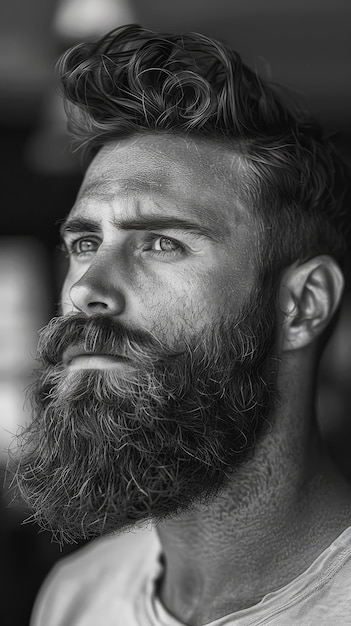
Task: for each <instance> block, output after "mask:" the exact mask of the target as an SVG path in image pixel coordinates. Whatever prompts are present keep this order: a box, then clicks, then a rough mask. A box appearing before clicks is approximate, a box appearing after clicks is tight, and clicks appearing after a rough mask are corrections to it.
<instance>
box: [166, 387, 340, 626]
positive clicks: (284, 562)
mask: <svg viewBox="0 0 351 626" xmlns="http://www.w3.org/2000/svg"><path fill="white" fill-rule="evenodd" d="M309 382H310V383H311V381H309ZM301 385H302V387H301ZM301 385H299V386H298V387H297V388H298V391H299V393H298V394H296V397H295V398H294V394H291V393H290V394H289V396H290V397H289V400H288V401H286V403H285V404H284V405H282V406H280V407H279V409H278V410H277V411H276V412H275V415H274V418H273V419H272V428H271V429H270V431H269V432H268V433H266V434H265V436H264V437H263V438H262V439H261V441H260V442H259V443H258V445H257V448H256V450H255V455H254V458H252V459H250V460H249V461H248V462H246V464H244V465H243V466H242V467H240V469H238V470H237V471H236V473H235V474H234V475H233V477H232V479H231V480H230V482H229V483H228V484H227V485H226V486H225V488H224V489H223V491H222V492H221V493H220V494H219V495H217V496H216V497H215V498H214V499H213V501H212V502H211V504H210V505H209V504H208V503H206V504H198V505H196V506H195V507H194V508H192V509H191V510H189V511H186V512H184V513H182V514H180V515H178V516H176V517H174V518H172V519H169V520H167V521H166V522H163V523H161V524H159V525H158V533H159V537H160V540H161V543H162V547H163V553H164V558H165V574H164V578H163V581H162V585H161V587H160V595H161V600H162V602H163V603H164V605H165V606H166V607H167V608H168V610H169V611H170V612H171V613H172V614H174V615H175V616H176V617H177V618H178V619H180V620H181V621H183V622H184V623H186V624H188V625H189V626H199V625H201V624H204V623H207V622H209V621H212V620H214V619H218V618H219V617H222V616H223V615H226V614H230V613H233V612H235V611H238V610H240V609H243V608H246V607H248V606H252V605H253V604H256V603H257V602H259V601H260V600H261V599H262V597H263V596H264V595H266V594H267V593H269V592H271V591H274V590H276V589H278V588H280V587H282V586H284V585H285V584H287V583H288V582H290V581H291V580H293V579H294V578H295V577H296V576H297V575H299V574H300V573H302V572H303V571H304V570H305V569H306V568H307V567H308V566H309V565H310V564H311V563H312V562H313V560H314V559H315V558H317V556H318V555H319V554H320V553H321V552H322V551H323V550H324V549H325V548H326V547H327V546H328V545H329V544H330V543H331V542H332V541H333V540H334V539H335V538H336V537H337V536H338V535H339V534H340V532H342V531H343V530H344V529H345V528H346V527H347V526H348V525H349V519H350V513H351V494H350V490H349V487H348V486H347V485H346V484H345V481H344V480H343V478H342V477H341V476H340V475H339V473H338V472H337V470H336V469H335V468H334V466H333V464H332V462H331V461H330V459H329V457H328V455H327V453H326V451H325V449H324V446H323V444H322V443H321V441H320V438H319V436H318V433H317V429H316V428H315V427H314V419H313V415H312V412H313V409H312V406H311V404H312V403H311V402H307V401H306V399H307V396H306V393H307V394H308V396H309V397H311V396H312V394H311V389H312V388H313V385H312V386H311V384H310V385H308V380H306V379H305V380H303V381H301ZM304 386H305V393H304V390H303V387H304ZM290 391H291V389H290ZM287 407H289V408H287ZM292 555H293V556H292Z"/></svg>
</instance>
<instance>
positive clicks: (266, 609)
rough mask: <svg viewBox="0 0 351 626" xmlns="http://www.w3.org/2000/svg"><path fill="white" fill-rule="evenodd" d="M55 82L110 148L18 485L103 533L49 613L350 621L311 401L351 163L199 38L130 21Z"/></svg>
mask: <svg viewBox="0 0 351 626" xmlns="http://www.w3.org/2000/svg"><path fill="white" fill-rule="evenodd" d="M59 73H60V78H61V83H62V87H63V91H64V95H65V99H66V102H67V103H68V104H69V103H70V104H71V105H72V103H73V105H74V106H73V107H72V106H71V108H70V107H69V106H68V109H69V111H68V113H69V117H70V123H71V129H72V132H73V133H74V135H75V137H76V138H77V139H79V141H80V143H81V145H83V146H85V147H88V148H89V147H90V148H91V153H92V154H93V160H92V162H91V164H90V166H89V168H88V170H87V173H86V176H85V179H84V182H83V185H82V188H81V190H80V193H79V195H78V198H77V201H76V203H75V205H74V207H73V209H72V211H71V213H70V215H69V217H68V218H67V220H66V221H65V222H64V224H63V225H62V237H63V240H64V245H65V249H66V251H67V254H68V257H69V270H68V274H67V277H66V280H65V283H64V286H63V290H62V316H60V317H57V318H56V319H54V320H52V322H51V323H50V324H49V325H48V326H47V328H46V329H44V331H43V332H42V335H41V338H40V342H39V360H40V369H39V374H38V381H37V383H36V385H35V388H34V392H33V401H34V411H33V421H32V423H31V425H30V426H29V428H28V429H27V431H26V432H25V434H24V435H23V441H22V443H23V455H22V458H21V461H20V463H19V468H18V481H19V486H20V489H21V492H22V495H23V496H24V497H25V499H26V501H27V502H28V503H29V504H30V505H31V506H32V508H33V510H34V518H35V519H36V520H37V521H38V522H39V523H40V524H41V525H42V526H43V527H44V528H49V529H50V530H51V531H52V532H53V533H54V535H55V536H56V537H58V538H59V539H60V540H68V541H72V540H76V539H77V538H82V537H83V538H93V537H99V539H97V540H96V541H94V542H92V543H91V544H90V545H88V546H86V547H84V548H83V549H81V550H80V551H78V552H77V553H76V554H75V555H73V556H72V557H69V558H68V559H67V560H65V561H64V562H63V563H61V564H60V565H59V566H58V567H57V568H56V570H55V571H54V572H53V573H52V574H51V576H50V577H49V580H48V581H47V582H46V584H45V585H44V588H43V590H42V592H41V595H40V598H39V601H38V602H37V606H36V609H35V611H34V616H33V624H35V625H36V626H59V625H60V626H63V625H64V624H65V625H69V626H71V625H75V624H76V625H78V624H79V625H84V626H93V625H94V626H96V625H97V624H104V626H112V625H114V626H116V625H120V626H166V625H173V626H175V625H177V626H180V625H184V624H186V625H188V626H200V625H203V624H207V625H209V624H211V626H214V625H216V626H219V625H224V624H225V625H226V626H229V625H232V624H236V625H240V626H244V625H249V624H250V625H253V624H263V623H264V624H270V625H274V626H276V625H280V626H289V625H290V624H294V625H296V624H305V625H307V624H308V625H311V624H318V625H321V624H325V625H328V626H330V624H338V625H339V626H340V625H343V624H344V625H346V624H350V621H351V591H350V588H351V587H350V582H351V529H350V527H349V525H350V513H351V493H350V487H349V485H348V484H347V483H346V482H345V481H344V479H343V477H342V476H341V475H340V474H339V472H338V470H337V469H336V468H335V467H334V465H333V462H332V460H331V459H330V458H329V454H328V452H327V450H326V447H325V445H324V443H323V441H322V439H321V436H320V433H319V430H318V427H317V421H316V417H315V410H314V396H315V384H316V372H317V364H318V360H319V357H320V354H321V351H322V347H323V346H324V344H325V341H326V337H327V336H328V334H329V332H330V328H331V325H332V321H333V319H334V314H335V312H336V310H337V309H338V307H339V304H340V299H341V295H342V291H343V283H344V279H343V270H342V268H343V264H344V260H345V229H346V216H345V214H344V211H343V194H344V187H345V183H344V180H345V168H344V166H343V165H342V163H341V161H340V159H339V157H338V156H337V153H336V151H335V150H334V148H333V147H332V145H331V144H330V143H329V142H328V141H326V140H325V139H324V138H323V133H322V132H321V129H320V128H319V126H318V125H316V124H315V123H313V122H311V120H310V119H308V118H306V116H305V114H303V113H302V112H301V111H299V110H297V109H292V108H291V107H288V106H287V105H286V104H284V102H283V98H282V97H281V96H280V95H279V94H278V92H277V90H276V89H273V87H271V86H269V85H268V84H266V83H265V82H264V81H263V80H261V79H260V78H259V77H258V76H257V75H256V74H255V73H253V72H252V71H251V70H250V69H248V68H247V67H246V66H245V65H244V64H243V63H242V61H241V59H240V56H239V55H238V54H237V53H235V52H233V51H231V50H229V49H228V48H226V47H225V46H224V45H222V44H220V43H218V42H217V41H214V40H211V39H209V38H207V37H204V36H201V35H198V34H186V35H182V36H179V35H172V34H166V35H164V34H161V35H159V34H155V33H152V32H150V31H147V30H144V29H142V28H140V27H138V26H126V27H122V28H120V29H117V30H115V31H113V32H112V33H110V34H109V35H107V36H106V37H104V38H103V39H101V40H100V41H98V42H97V43H88V44H80V45H78V46H75V47H74V48H73V49H71V50H69V51H68V52H67V53H66V54H65V55H64V56H63V57H62V59H61V61H60V64H59ZM150 522H151V525H150ZM127 531H128V532H127ZM103 535H105V537H102V536H103Z"/></svg>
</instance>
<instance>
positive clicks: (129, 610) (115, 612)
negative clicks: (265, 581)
mask: <svg viewBox="0 0 351 626" xmlns="http://www.w3.org/2000/svg"><path fill="white" fill-rule="evenodd" d="M159 556H160V544H159V542H158V539H157V535H156V533H155V531H153V530H145V529H144V530H137V531H133V532H130V533H126V534H123V535H120V536H110V537H106V538H103V539H97V540H95V541H93V542H92V543H90V544H88V545H87V546H85V547H84V548H81V549H80V550H78V551H77V552H76V553H74V554H73V555H72V556H69V557H67V558H65V559H62V561H61V562H59V564H58V565H56V566H55V567H54V569H53V570H52V572H51V574H50V575H49V577H48V578H47V580H46V581H45V583H44V585H43V588H42V589H41V591H40V594H39V597H38V600H37V602H36V606H35V609H34V612H33V616H32V621H31V626H184V625H183V624H181V622H179V621H178V620H176V619H175V618H174V617H172V616H171V615H170V614H169V613H168V612H167V611H166V610H165V608H164V607H163V606H162V604H161V603H160V601H159V600H158V598H157V596H156V595H155V582H156V580H157V578H158V577H159V576H160V573H161V564H160V560H159ZM263 624H265V625H268V624H269V625H270V626H292V625H293V626H351V527H350V528H348V529H347V530H345V531H344V532H343V533H342V535H340V536H339V537H338V538H337V539H336V540H335V541H334V542H333V543H332V544H331V545H330V546H329V547H328V548H327V549H326V550H325V551H324V552H323V553H322V554H321V555H320V556H319V557H318V558H317V559H316V560H315V561H314V563H313V564H312V565H311V566H310V567H309V568H308V569H307V570H306V571H305V572H304V573H303V574H301V575H300V576H298V577H297V578H296V579H295V580H293V581H292V582H291V583H289V584H288V585H286V586H284V587H282V588H281V589H279V590H278V591H275V592H273V593H269V594H267V595H266V596H265V597H264V598H263V599H262V600H261V601H260V602H259V603H258V604H256V605H255V606H252V607H250V608H247V609H244V610H242V611H238V612H236V613H232V614H231V615H227V616H225V617H222V618H220V619H218V620H215V621H214V622H211V623H210V624H207V625H206V626H258V625H263ZM204 626H205V625H204Z"/></svg>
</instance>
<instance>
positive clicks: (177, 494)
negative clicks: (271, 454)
mask: <svg viewBox="0 0 351 626" xmlns="http://www.w3.org/2000/svg"><path fill="white" fill-rule="evenodd" d="M274 326H275V324H274V316H273V314H272V310H270V309H269V308H268V307H267V306H266V308H265V311H263V310H262V307H261V306H260V305H259V303H258V302H256V303H255V306H251V308H250V310H249V311H248V312H246V313H245V314H244V315H243V317H242V319H241V320H240V321H237V322H234V323H233V322H232V323H231V324H230V325H229V324H228V323H223V324H220V325H219V326H218V327H217V328H213V329H211V331H207V332H202V333H201V334H199V335H197V336H193V337H191V338H187V340H186V341H185V339H184V338H183V339H182V340H180V341H179V345H181V346H182V348H181V350H178V351H175V350H174V349H170V348H167V347H165V346H163V345H161V344H160V342H158V341H157V340H155V339H154V338H153V337H152V336H151V335H149V334H148V333H145V332H134V331H130V330H126V329H125V328H123V327H122V326H121V325H120V324H118V323H116V322H115V321H113V320H111V319H109V318H107V317H105V316H96V317H95V316H94V317H91V318H87V317H86V316H85V315H70V316H65V317H60V318H56V319H54V320H52V321H51V322H50V324H49V325H48V326H47V327H46V328H45V329H44V331H43V332H42V334H41V338H40V342H39V351H38V353H39V359H40V363H41V367H40V370H39V373H38V379H37V381H36V383H35V384H34V386H33V389H32V402H33V409H34V410H33V420H32V422H31V424H30V426H29V427H28V428H27V429H26V430H25V431H24V432H23V434H22V435H21V438H20V447H21V449H22V455H21V457H20V460H19V463H18V467H17V484H18V488H19V491H20V494H21V496H22V498H23V499H24V500H25V501H26V502H27V504H28V505H29V506H30V507H31V508H32V509H33V511H34V514H33V519H34V520H36V521H37V522H38V523H39V524H40V526H42V527H43V528H44V529H49V530H51V532H52V533H53V535H54V537H55V538H57V539H58V540H59V541H60V542H63V541H75V540H77V539H81V538H91V537H95V536H101V535H103V534H108V533H112V532H116V531H119V530H121V529H127V528H128V527H131V526H133V525H134V524H136V523H138V522H143V521H149V520H153V521H155V522H156V523H157V522H158V521H160V520H163V519H165V518H166V517H168V516H173V515H176V514H177V513H179V512H180V511H182V510H183V509H185V508H189V507H191V506H192V505H194V504H196V502H199V501H201V502H205V501H207V500H208V499H211V498H212V497H213V496H214V495H215V494H216V493H218V491H219V490H220V489H222V488H223V487H224V486H225V484H226V482H227V480H229V479H230V477H231V476H232V474H233V472H235V470H236V468H237V467H238V466H240V465H242V464H243V463H244V462H245V460H246V459H247V457H248V455H250V453H251V451H252V450H253V449H254V446H255V442H256V440H257V437H259V435H260V434H261V433H262V430H263V427H264V425H265V423H266V422H267V417H268V415H269V413H270V412H271V410H272V405H273V402H274V399H275V397H276V391H275V375H274V374H273V373H272V371H273V369H274V368H272V363H273V362H274V360H273V359H272V358H271V353H272V345H273V340H274V335H275V332H274V331H275V328H274ZM179 339H180V338H179ZM76 343H84V347H85V350H87V351H93V350H94V351H96V352H102V351H105V352H108V353H110V354H115V355H121V354H124V355H125V356H126V357H128V358H130V359H131V360H132V363H133V370H129V369H128V368H127V369H126V370H125V371H123V372H122V373H121V371H120V370H119V371H117V370H105V371H101V370H81V371H73V372H70V373H69V372H67V370H66V369H65V367H64V366H63V365H62V354H63V352H64V350H65V348H67V347H68V346H69V345H72V344H76Z"/></svg>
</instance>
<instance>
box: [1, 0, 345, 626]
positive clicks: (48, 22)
mask: <svg viewBox="0 0 351 626" xmlns="http://www.w3.org/2000/svg"><path fill="white" fill-rule="evenodd" d="M0 11H1V15H0V93H1V94H2V98H1V102H0V133H1V152H0V159H1V172H2V175H3V176H2V183H1V190H2V205H3V210H2V218H1V221H2V228H1V235H0V466H1V471H2V474H4V469H5V466H6V462H7V452H6V449H7V447H8V445H9V442H10V440H11V437H12V434H13V433H15V432H16V430H17V429H18V427H19V426H21V425H23V424H24V423H25V422H26V420H27V419H28V417H29V416H28V414H27V411H26V409H25V407H24V389H25V388H26V387H27V386H28V384H29V383H30V372H31V369H32V367H33V354H34V353H35V346H36V341H37V332H38V329H39V328H41V327H42V326H43V325H44V324H45V323H46V322H47V321H48V320H49V319H50V317H51V316H52V315H53V314H54V313H55V312H56V306H57V302H58V299H59V291H60V284H61V280H62V276H63V274H64V271H65V266H64V259H63V258H61V256H60V253H59V252H58V247H57V246H58V237H57V225H56V224H57V221H59V220H61V219H63V218H64V217H65V215H66V214H67V212H68V211H69V209H70V207H71V205H72V203H73V201H74V197H75V194H76V192H77V189H78V187H79V185H80V182H81V178H82V174H83V167H82V165H81V163H80V159H79V157H78V156H77V155H74V154H73V153H72V152H71V151H70V147H69V138H68V137H67V134H66V130H65V119H64V114H63V111H62V106H61V102H60V100H59V98H58V97H57V95H56V94H55V91H54V89H53V86H52V81H53V71H52V68H53V64H54V61H55V59H56V58H57V56H58V55H59V54H60V52H62V51H63V50H64V49H66V48H67V47H69V46H70V45H72V44H74V43H76V42H78V41H83V40H88V39H95V38H96V37H98V36H99V35H100V34H103V33H105V32H107V31H108V30H110V29H111V28H113V27H115V26H119V25H122V24H126V23H131V22H134V23H139V24H141V25H143V26H145V27H148V28H151V29H155V30H165V31H167V30H169V31H191V30H194V31H200V32H202V33H204V34H207V35H210V36H214V37H216V38H218V39H221V40H224V41H225V42H226V43H228V44H230V45H231V46H232V47H233V48H235V49H237V50H238V51H239V52H240V53H241V54H242V56H243V58H244V60H245V61H246V62H248V63H249V64H250V65H251V66H253V67H255V68H256V69H257V71H258V72H259V73H263V74H264V75H265V76H268V77H269V78H271V79H272V80H273V81H275V82H279V83H282V84H284V85H286V86H287V87H289V88H290V89H292V90H293V91H294V92H295V94H296V97H297V98H298V99H300V101H302V102H303V103H304V104H305V106H306V107H307V108H309V109H310V110H311V111H312V113H313V114H314V115H315V116H316V117H318V118H319V119H320V121H322V122H323V124H324V125H325V127H326V128H327V130H328V131H329V132H333V133H335V132H336V133H338V138H337V145H338V147H339V149H340V150H341V152H342V153H343V154H344V156H345V158H346V159H347V160H348V161H349V162H351V80H350V61H351V37H350V27H351V4H350V2H349V0H285V1H284V2H282V1H281V0H265V2H262V1H261V0H177V1H176V2H175V1H171V0H31V1H30V2H28V0H11V2H5V0H2V3H1V6H0ZM350 245H351V242H350ZM350 355H351V286H350V281H349V282H348V285H347V289H346V295H345V301H344V305H343V308H342V312H341V316H340V320H339V324H338V327H337V330H336V333H335V334H334V338H333V340H332V342H331V343H330V346H329V348H328V351H327V354H326V355H325V357H324V359H323V363H322V366H321V371H320V386H319V413H320V421H321V425H322V428H323V430H324V433H325V438H326V441H327V444H328V445H329V446H330V447H331V450H332V452H333V455H334V457H335V459H336V461H337V462H338V464H339V465H340V466H341V468H342V470H343V471H344V472H345V474H346V475H347V476H348V477H349V478H351V455H350V442H351V423H350V421H351V420H350V419H349V418H350V408H349V407H350V404H351V402H350V401H351V358H350ZM9 500H10V498H9V494H8V491H7V487H6V486H4V487H3V491H2V499H1V502H0V546H1V547H0V550H1V557H2V558H1V565H0V582H1V589H2V596H1V604H2V606H1V615H2V618H1V623H2V624H3V625H4V626H5V624H6V625H7V624H11V626H26V625H27V624H28V621H29V614H30V610H31V607H32V603H33V600H34V597H35V595H36V593H37V591H38V588H39V586H40V584H41V582H42V580H43V578H44V576H45V575H46V573H47V572H48V570H49V569H50V568H51V566H52V565H53V564H54V563H55V561H56V560H57V559H58V558H60V557H61V556H63V555H65V554H67V553H68V552H70V551H72V550H74V549H75V548H76V547H77V546H73V547H72V546H68V547H67V548H65V549H64V551H63V552H60V550H59V547H58V546H57V545H56V544H53V543H52V542H51V538H50V536H48V534H47V533H39V529H38V528H37V527H36V526H35V525H33V524H23V521H24V520H25V519H26V517H27V516H28V511H26V510H25V508H24V507H23V506H20V505H17V506H15V507H13V506H12V507H9V506H8V505H9Z"/></svg>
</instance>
